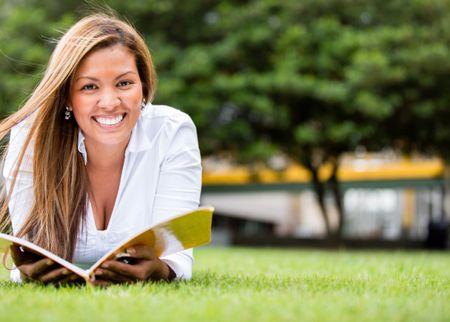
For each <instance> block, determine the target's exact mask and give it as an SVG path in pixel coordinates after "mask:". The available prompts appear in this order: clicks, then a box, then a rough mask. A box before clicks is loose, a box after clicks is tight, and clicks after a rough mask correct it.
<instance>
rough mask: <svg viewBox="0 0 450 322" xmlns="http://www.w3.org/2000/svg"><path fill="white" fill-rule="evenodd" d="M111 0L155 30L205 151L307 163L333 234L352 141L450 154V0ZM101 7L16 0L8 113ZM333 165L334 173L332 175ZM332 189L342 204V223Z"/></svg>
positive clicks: (166, 99)
mask: <svg viewBox="0 0 450 322" xmlns="http://www.w3.org/2000/svg"><path fill="white" fill-rule="evenodd" d="M106 2H107V4H108V5H109V6H111V7H112V8H114V9H115V10H117V11H118V12H119V13H121V14H123V15H124V16H125V17H128V18H129V19H130V21H131V22H132V23H133V24H134V25H136V27H137V28H138V29H139V30H140V31H141V32H142V34H143V35H144V37H145V38H146V40H147V42H148V44H149V46H150V48H151V49H152V51H153V55H154V59H155V63H156V66H157V70H158V75H159V80H160V82H159V87H158V94H157V98H156V102H160V103H166V104H169V105H172V106H177V107H179V108H181V109H183V110H185V111H186V112H188V113H189V114H190V115H191V116H192V117H193V119H194V121H195V123H196V124H197V127H198V132H199V138H200V144H201V149H202V152H203V154H205V155H207V154H213V153H214V154H218V153H222V154H224V153H226V155H229V156H232V157H233V158H234V160H237V161H239V162H265V161H267V160H268V159H269V158H270V157H271V156H273V155H275V154H284V155H286V156H288V157H289V158H291V159H292V160H295V161H299V162H301V163H302V164H304V165H305V166H306V167H307V168H308V169H309V170H310V172H311V177H312V182H313V184H314V189H315V191H316V194H317V196H318V200H319V204H320V205H321V209H322V212H323V216H324V221H325V223H326V227H327V231H328V232H329V234H330V236H340V235H341V233H342V227H343V223H344V214H343V208H342V205H341V197H340V195H341V191H340V187H339V183H338V180H337V176H336V174H337V170H338V167H339V160H340V156H341V155H342V153H343V152H347V151H352V150H354V149H355V148H356V147H358V146H364V147H366V148H367V149H370V150H379V149H381V148H384V147H394V148H401V149H403V150H405V151H425V152H430V153H437V154H439V155H441V156H444V157H446V158H447V160H448V159H449V158H450V149H449V147H450V144H449V143H450V128H449V127H448V126H447V124H446V120H447V119H449V116H450V115H449V114H450V109H449V108H448V105H449V101H450V97H449V95H450V93H449V91H448V88H449V82H450V77H449V74H450V61H449V60H448V58H447V57H449V50H450V49H449V48H450V0H414V1H409V0H392V1H388V2H381V1H375V0H373V1H367V0H354V1H342V0H319V1H318V0H303V1H297V0H285V1H276V0H247V1H237V0H224V1H213V0H201V1H177V0H165V1H157V0H147V1H140V0H128V1H119V0H110V1H106ZM90 6H91V7H92V5H85V4H80V3H79V2H78V1H73V0H69V1H64V2H59V1H56V0H41V1H37V0H29V1H21V2H18V1H11V0H3V2H2V8H1V9H2V10H1V11H0V55H1V57H0V70H1V71H2V72H1V73H0V111H1V113H2V114H3V115H4V114H5V113H7V112H9V111H11V110H13V109H15V108H16V107H17V106H18V105H19V103H20V101H22V100H23V99H24V97H26V94H27V93H29V92H30V90H31V88H32V86H33V85H34V84H35V82H36V80H37V78H36V77H35V76H33V77H32V75H39V72H40V71H41V70H42V66H43V64H44V63H45V61H46V60H47V57H48V54H49V52H50V50H51V48H52V44H51V42H48V41H47V39H48V38H51V37H58V36H59V31H58V30H61V29H65V28H66V27H67V26H69V25H70V24H71V23H72V22H73V21H74V20H75V19H76V18H77V17H79V16H81V15H83V14H85V13H86V8H87V7H90ZM94 7H95V6H94ZM36 73H37V74H36ZM37 77H38V76H37ZM325 163H331V164H332V168H333V171H332V174H331V176H330V178H329V179H328V180H327V182H322V181H321V180H319V175H318V169H319V168H320V166H322V165H323V164H325ZM327 187H330V188H331V191H333V193H334V195H335V200H336V205H337V208H338V210H339V214H340V220H339V226H338V227H337V229H336V230H335V231H333V229H332V227H330V224H329V220H328V215H327V209H326V207H325V202H324V196H325V191H326V189H327Z"/></svg>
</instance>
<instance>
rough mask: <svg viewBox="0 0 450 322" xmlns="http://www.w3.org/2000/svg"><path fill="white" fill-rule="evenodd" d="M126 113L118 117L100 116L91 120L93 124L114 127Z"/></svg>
mask: <svg viewBox="0 0 450 322" xmlns="http://www.w3.org/2000/svg"><path fill="white" fill-rule="evenodd" d="M125 116H126V113H124V114H119V115H102V116H94V117H93V119H94V121H95V122H97V123H99V124H101V125H105V126H114V125H117V124H119V123H120V122H122V120H123V119H124V118H125Z"/></svg>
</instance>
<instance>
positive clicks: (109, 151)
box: [85, 142, 128, 171]
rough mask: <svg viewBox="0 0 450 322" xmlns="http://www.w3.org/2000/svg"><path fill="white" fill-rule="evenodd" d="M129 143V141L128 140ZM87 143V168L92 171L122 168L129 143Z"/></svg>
mask: <svg viewBox="0 0 450 322" xmlns="http://www.w3.org/2000/svg"><path fill="white" fill-rule="evenodd" d="M126 143H127V144H128V142H126ZM85 144H86V151H87V155H88V162H87V165H86V166H87V168H88V170H91V171H113V170H119V169H122V166H123V162H124V159H125V149H126V147H127V144H117V145H100V144H96V145H91V144H89V143H88V142H86V143H85Z"/></svg>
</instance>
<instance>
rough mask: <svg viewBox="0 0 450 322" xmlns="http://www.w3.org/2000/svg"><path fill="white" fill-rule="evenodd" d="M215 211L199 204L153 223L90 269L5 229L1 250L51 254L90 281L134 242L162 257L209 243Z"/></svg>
mask: <svg viewBox="0 0 450 322" xmlns="http://www.w3.org/2000/svg"><path fill="white" fill-rule="evenodd" d="M213 211H214V208H212V207H204V208H198V209H197V210H194V211H191V212H188V213H185V214H182V215H179V216H176V217H174V218H172V219H169V220H167V221H165V222H162V223H160V224H158V225H155V226H153V227H147V228H146V229H144V230H142V231H140V232H138V233H137V234H134V235H133V236H131V237H130V238H128V239H127V240H124V241H123V242H122V243H121V244H120V246H118V247H116V248H114V249H112V250H111V251H109V252H108V253H106V254H105V255H104V256H103V257H102V258H100V259H99V260H98V261H97V262H95V263H94V264H93V265H92V266H91V267H90V268H88V269H82V268H81V267H79V266H77V265H76V264H72V263H70V262H68V261H66V260H65V259H63V258H61V257H59V256H57V255H55V254H53V253H51V252H49V251H47V250H45V249H44V248H42V247H39V246H37V245H35V244H33V243H31V242H29V241H27V240H25V239H22V238H18V237H14V236H11V235H7V234H3V233H0V253H6V252H7V251H8V250H9V247H10V246H11V245H12V244H15V245H19V246H22V247H24V248H26V250H28V251H31V252H34V253H36V254H39V255H42V256H44V257H47V258H50V259H51V260H53V261H54V262H55V263H58V264H60V265H61V266H64V267H65V268H67V269H68V270H70V271H72V272H74V273H75V274H77V275H79V276H80V277H82V278H83V279H84V280H85V281H86V282H87V283H90V281H91V280H93V278H94V271H95V269H96V268H98V267H99V266H100V265H102V263H103V262H105V261H106V260H109V259H118V258H121V257H122V256H124V255H126V252H125V251H126V249H127V248H128V247H131V246H133V245H142V244H145V245H149V246H150V247H152V248H153V250H154V252H155V255H156V256H158V257H160V256H166V255H170V254H173V253H176V252H179V251H182V250H184V249H189V248H193V247H197V246H200V245H203V244H207V243H208V242H210V240H211V223H212V213H213ZM124 261H125V262H126V258H124Z"/></svg>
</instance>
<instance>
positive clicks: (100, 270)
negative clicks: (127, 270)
mask: <svg viewBox="0 0 450 322" xmlns="http://www.w3.org/2000/svg"><path fill="white" fill-rule="evenodd" d="M95 274H98V275H102V274H103V270H102V269H100V268H97V270H96V271H95Z"/></svg>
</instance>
